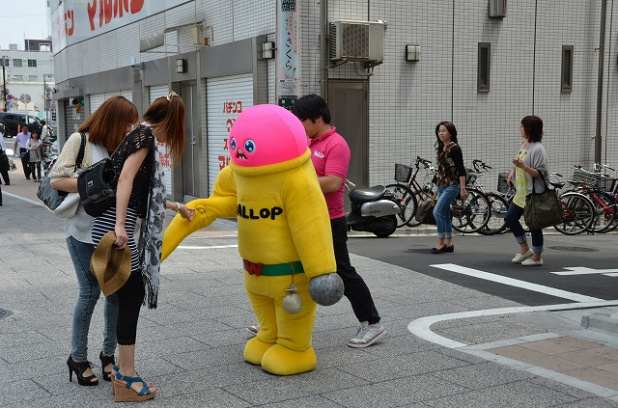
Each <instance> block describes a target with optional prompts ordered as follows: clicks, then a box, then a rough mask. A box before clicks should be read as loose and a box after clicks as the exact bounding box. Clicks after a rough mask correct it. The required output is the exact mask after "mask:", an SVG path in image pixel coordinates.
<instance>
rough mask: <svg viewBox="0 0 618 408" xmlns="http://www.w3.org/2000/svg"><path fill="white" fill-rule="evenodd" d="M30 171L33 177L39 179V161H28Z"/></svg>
mask: <svg viewBox="0 0 618 408" xmlns="http://www.w3.org/2000/svg"><path fill="white" fill-rule="evenodd" d="M30 173H31V174H32V178H33V179H35V180H36V179H39V180H40V179H41V162H40V161H38V162H30Z"/></svg>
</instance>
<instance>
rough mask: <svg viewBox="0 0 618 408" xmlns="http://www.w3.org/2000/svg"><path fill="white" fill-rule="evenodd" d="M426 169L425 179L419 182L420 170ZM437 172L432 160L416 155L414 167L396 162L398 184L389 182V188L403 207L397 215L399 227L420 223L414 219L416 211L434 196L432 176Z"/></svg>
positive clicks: (414, 225) (413, 225)
mask: <svg viewBox="0 0 618 408" xmlns="http://www.w3.org/2000/svg"><path fill="white" fill-rule="evenodd" d="M421 169H423V170H425V174H424V177H423V180H422V181H421V182H420V183H419V181H418V180H417V178H418V173H419V171H420V170H421ZM434 174H435V170H434V168H433V167H432V166H431V161H430V160H426V159H423V158H422V157H420V156H416V161H415V162H414V168H412V167H410V166H406V165H405V164H399V163H395V181H396V182H397V183H396V184H388V185H387V186H386V188H387V189H389V190H391V191H392V192H393V193H394V194H395V197H396V198H397V202H398V204H399V207H400V209H401V212H400V213H399V214H398V215H397V228H400V227H403V226H404V225H408V226H410V227H416V226H418V225H420V223H419V222H418V221H416V220H415V219H414V215H415V214H416V211H417V209H418V207H419V205H421V203H422V202H424V201H425V200H430V199H431V196H432V181H431V180H432V178H433V176H434Z"/></svg>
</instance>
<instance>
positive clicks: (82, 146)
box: [73, 132, 86, 171]
mask: <svg viewBox="0 0 618 408" xmlns="http://www.w3.org/2000/svg"><path fill="white" fill-rule="evenodd" d="M80 134H81V135H82V141H81V144H80V145H79V152H77V157H76V158H75V170H73V171H77V169H79V168H81V167H82V161H83V160H84V152H85V151H86V135H85V134H84V132H80Z"/></svg>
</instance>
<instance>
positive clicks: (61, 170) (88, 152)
mask: <svg viewBox="0 0 618 408" xmlns="http://www.w3.org/2000/svg"><path fill="white" fill-rule="evenodd" d="M86 137H88V134H87V133H86ZM81 142H82V136H81V134H80V133H79V132H75V133H73V134H72V135H71V136H70V137H69V139H68V140H67V141H66V143H65V144H64V146H63V147H62V151H61V152H60V155H59V156H58V161H56V164H54V167H52V169H51V172H50V173H49V180H50V181H51V182H52V183H53V182H54V181H58V180H61V179H63V178H65V177H73V176H74V173H75V171H74V170H75V160H76V159H77V154H78V153H79V146H80V145H81ZM93 146H94V145H93V144H92V143H90V142H89V141H87V142H86V149H85V150H84V158H83V160H82V166H81V167H82V168H85V167H88V166H90V165H92V164H93V163H92V149H93Z"/></svg>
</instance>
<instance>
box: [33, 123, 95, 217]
mask: <svg viewBox="0 0 618 408" xmlns="http://www.w3.org/2000/svg"><path fill="white" fill-rule="evenodd" d="M81 136H82V140H81V144H80V146H79V152H78V153H77V157H76V158H75V169H74V171H75V172H77V169H79V168H80V167H81V165H82V161H83V160H84V151H85V150H86V135H85V134H84V133H82V134H81ZM54 164H55V163H54ZM51 167H53V165H52V166H51ZM51 167H50V168H49V169H48V170H47V172H46V173H45V177H43V180H41V184H40V185H39V189H38V191H37V194H36V195H37V197H38V198H39V200H41V201H42V202H43V204H45V207H47V209H48V210H49V211H50V212H51V213H52V214H54V215H55V216H57V217H60V218H71V217H73V216H75V212H76V211H77V207H79V194H78V193H67V192H66V191H60V190H56V189H55V188H52V186H51V183H50V180H49V173H50V171H51Z"/></svg>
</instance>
